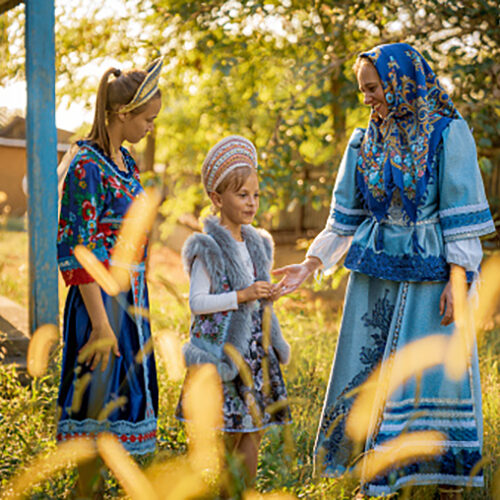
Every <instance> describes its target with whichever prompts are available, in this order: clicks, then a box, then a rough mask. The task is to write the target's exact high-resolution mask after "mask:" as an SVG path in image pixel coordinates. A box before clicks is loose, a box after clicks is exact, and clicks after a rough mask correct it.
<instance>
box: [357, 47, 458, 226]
mask: <svg viewBox="0 0 500 500" xmlns="http://www.w3.org/2000/svg"><path fill="white" fill-rule="evenodd" d="M360 57H366V58H367V59H369V60H370V61H371V62H372V63H373V65H374V66H375V68H376V69H377V72H378V74H379V76H380V79H381V81H382V86H383V89H384V94H385V99H386V101H387V104H388V115H387V117H386V119H385V120H383V119H382V118H380V117H379V116H378V114H377V113H376V112H374V111H372V114H371V116H370V122H369V125H368V129H367V131H366V132H365V135H364V138H363V142H362V144H361V154H360V155H359V158H358V164H357V167H358V168H357V176H358V185H359V187H360V189H361V192H362V193H363V197H364V199H365V201H366V203H367V205H368V208H369V209H370V210H371V211H372V213H374V215H375V217H376V218H377V220H380V219H382V218H383V217H384V216H385V215H386V213H387V209H388V208H389V205H390V203H391V198H392V195H393V193H394V190H395V188H399V191H400V193H401V198H402V201H403V209H404V211H405V213H406V214H407V215H408V217H409V218H410V220H411V221H416V219H417V207H418V205H419V202H420V201H421V199H422V196H423V195H424V193H425V190H426V187H427V183H428V181H429V178H430V176H431V174H432V166H433V161H434V156H435V153H436V149H437V147H438V144H439V142H440V140H441V134H442V132H443V130H444V129H445V128H446V126H447V125H448V123H449V122H450V121H451V120H452V119H455V118H459V114H458V112H457V110H456V109H455V106H454V105H453V103H452V101H451V99H450V98H449V96H448V95H447V93H446V92H445V90H444V89H443V88H442V87H441V84H440V83H439V80H438V79H437V77H436V75H435V74H434V72H433V71H432V69H431V68H430V66H429V65H428V64H427V61H426V60H425V59H424V58H423V56H422V55H421V54H420V53H419V52H417V51H416V50H415V49H414V48H413V47H411V46H410V45H408V44H406V43H394V44H388V45H379V46H378V47H375V48H374V49H372V50H370V51H369V52H364V53H362V54H361V55H360Z"/></svg>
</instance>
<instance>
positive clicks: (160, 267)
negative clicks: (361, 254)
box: [0, 231, 500, 500]
mask: <svg viewBox="0 0 500 500" xmlns="http://www.w3.org/2000/svg"><path fill="white" fill-rule="evenodd" d="M151 254H152V255H151V262H150V273H149V288H150V290H149V291H150V299H151V318H152V330H153V332H154V333H155V334H158V333H160V332H161V331H165V330H168V331H173V332H177V333H178V334H179V336H180V337H181V338H182V339H183V340H184V339H185V338H186V337H187V334H188V328H189V309H188V305H187V297H186V294H187V290H188V283H187V281H186V279H185V277H184V276H183V273H182V271H181V269H180V264H179V260H178V256H176V255H175V254H173V253H171V252H169V251H168V250H166V249H161V248H159V247H156V248H153V251H152V253H151ZM26 259H27V237H26V233H22V232H15V231H9V232H6V231H0V266H1V272H0V295H5V296H7V297H9V298H10V299H12V300H15V301H17V302H19V303H20V304H22V305H24V306H26V305H27V286H28V284H27V279H28V269H27V268H28V265H27V260H26ZM162 277H163V278H167V279H168V280H170V282H173V283H180V285H178V286H177V287H176V289H177V291H178V293H179V296H177V297H175V296H174V295H173V294H172V287H171V284H170V283H165V282H164V281H162ZM61 292H62V293H61V297H60V302H61V304H62V303H63V300H64V289H63V288H61ZM340 306H341V304H340V303H337V302H333V301H331V300H325V299H324V297H323V295H321V296H320V295H316V294H315V293H313V292H311V291H304V292H301V293H297V294H295V295H294V296H292V297H291V298H286V299H282V300H280V302H278V304H277V305H276V311H277V314H278V316H279V318H280V320H281V324H282V328H283V331H284V333H285V335H286V337H287V338H288V340H289V342H290V343H291V345H292V349H293V358H292V361H291V363H290V365H288V366H287V367H286V368H285V370H284V372H285V377H286V381H287V388H288V393H289V398H290V400H291V407H292V413H293V419H294V423H293V425H292V426H291V429H290V431H291V438H292V439H291V440H287V439H285V436H284V430H283V429H282V428H280V427H274V428H271V429H269V430H268V431H267V432H266V434H265V436H264V440H263V443H262V447H261V453H260V464H259V472H258V477H257V485H256V488H257V489H258V490H259V491H262V492H268V491H275V490H280V491H287V492H290V493H293V494H294V495H296V496H297V497H298V498H306V499H348V498H352V497H353V496H354V493H355V491H356V487H357V485H356V482H355V481H354V480H353V479H351V478H340V479H338V480H331V479H330V480H326V479H319V480H318V479H313V477H312V448H313V444H314V439H315V434H316V426H317V424H318V421H319V415H320V411H321V406H322V402H323V396H324V394H325V391H326V385H327V382H328V377H329V372H330V367H331V361H332V358H333V354H334V349H335V343H336V337H337V333H338V324H339V317H340V316H339V315H340V310H339V308H340ZM499 331H500V327H499V326H498V325H497V326H495V325H492V328H491V330H490V331H488V332H487V333H486V334H485V335H484V336H483V337H482V338H481V340H480V345H479V352H480V367H481V376H482V387H483V411H484V457H485V477H486V482H487V486H486V488H485V489H484V490H477V489H472V490H471V491H467V492H466V493H465V497H464V498H465V499H485V498H493V496H492V495H491V494H490V493H488V492H489V491H491V489H490V488H491V483H492V476H493V473H494V472H495V471H498V469H499V467H500V458H499V457H500V436H499V432H498V431H499V429H500V366H499V357H500V356H499V354H500V342H499V335H498V332H499ZM60 355H61V348H60V347H59V349H58V350H57V351H56V352H55V353H54V355H53V359H52V361H51V363H50V365H49V371H48V372H47V374H46V375H45V376H44V377H43V378H40V379H35V380H32V382H31V385H30V386H28V387H26V386H22V385H21V384H20V383H19V378H18V374H17V372H16V369H15V368H14V367H12V366H8V365H7V366H5V365H2V364H1V363H0V457H1V458H0V489H1V486H2V485H5V484H6V482H7V480H8V479H9V478H10V477H12V475H13V474H14V473H17V472H19V471H20V470H22V469H23V467H24V466H26V465H28V464H29V463H30V462H31V461H32V460H33V458H34V457H35V456H37V455H38V454H40V453H42V454H43V453H44V452H47V451H48V450H50V449H53V448H54V447H55V439H54V435H55V414H56V398H57V390H58V377H59V361H60ZM157 362H158V365H159V366H158V368H159V385H160V415H159V429H158V438H159V443H158V451H157V453H156V455H155V456H154V457H147V458H143V459H141V460H140V464H141V466H143V467H145V466H146V465H148V464H150V463H151V462H152V461H154V462H162V461H165V460H168V459H170V458H174V457H176V456H179V455H181V454H184V453H185V452H186V449H187V444H186V434H185V431H184V428H183V426H182V425H181V424H180V423H179V422H178V421H177V420H176V419H175V418H174V411H175V407H176V404H177V399H178V397H179V392H180V383H173V382H171V381H169V380H168V377H167V375H166V371H165V367H164V366H163V364H162V363H161V361H159V360H158V357H157ZM285 432H286V431H285ZM290 443H291V446H290ZM106 474H107V481H106V491H105V496H104V498H115V497H117V496H120V495H122V494H123V492H122V490H121V489H120V486H119V485H118V483H117V482H116V480H115V479H114V478H113V476H112V475H111V474H110V473H109V472H107V473H106ZM75 481H76V473H75V472H74V471H66V472H62V473H58V474H56V475H54V476H53V477H51V478H50V480H49V481H47V482H45V483H43V484H40V485H39V486H37V487H36V488H34V489H33V490H31V492H30V493H29V495H28V497H29V498H40V499H41V498H67V497H69V496H70V495H72V492H73V490H74V486H75ZM166 486H167V485H166ZM434 494H435V490H434V488H432V487H429V488H424V489H420V490H418V491H417V490H415V491H414V492H409V491H408V492H405V494H403V495H402V497H404V498H408V499H410V498H413V499H422V500H426V499H431V498H434Z"/></svg>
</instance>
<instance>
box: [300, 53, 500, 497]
mask: <svg viewBox="0 0 500 500" xmlns="http://www.w3.org/2000/svg"><path fill="white" fill-rule="evenodd" d="M386 47H396V48H397V49H398V50H399V52H400V53H399V54H398V53H397V52H396V53H394V52H392V53H391V51H390V50H389V51H387V50H386V49H385V48H386ZM384 52H385V54H384ZM401 52H404V53H405V54H406V55H407V56H408V55H409V56H411V58H414V52H416V51H413V49H411V47H409V46H408V45H406V44H394V45H392V46H382V48H381V49H379V50H378V52H377V53H376V54H375V55H374V57H373V59H372V62H374V64H375V65H376V68H377V70H378V72H379V75H380V76H381V79H382V81H383V83H386V82H387V81H388V80H389V78H388V77H387V75H386V74H384V68H385V70H387V71H389V70H392V69H393V68H394V67H395V66H394V64H395V62H396V61H397V63H398V65H399V69H401V68H404V62H405V61H404V58H403V57H402V56H401ZM381 54H382V55H383V56H384V57H386V59H387V60H386V61H385V62H384V61H381V59H382V55H381ZM417 54H418V53H417ZM379 57H380V58H379ZM420 57H421V56H420ZM422 60H423V58H422ZM387 61H388V62H387ZM391 64H392V65H391ZM388 68H389V69H388ZM434 78H435V77H434ZM430 80H431V79H430V78H428V81H430ZM398 81H399V80H398ZM432 85H438V84H437V83H436V80H433V81H432V82H431V84H429V86H428V88H430V89H431V91H433V90H435V88H434V87H432ZM384 90H385V95H386V99H387V101H388V103H389V110H390V112H391V109H392V113H393V114H392V115H389V117H388V122H389V126H390V123H391V122H390V120H391V119H396V120H397V119H398V112H399V111H401V107H399V108H398V107H396V109H395V110H394V106H393V107H392V108H391V102H390V101H391V99H390V98H388V94H389V93H390V90H391V91H392V96H393V102H394V100H395V101H397V100H398V99H399V98H400V95H399V94H398V89H397V88H396V89H395V90H394V89H393V88H390V87H387V88H385V89H384ZM399 90H401V89H399ZM438 90H439V92H440V93H441V94H440V95H441V98H442V102H445V101H446V99H445V97H446V98H447V96H445V97H443V95H444V92H443V91H442V89H440V88H439V89H438ZM431 93H432V92H429V94H430V95H431ZM394 96H396V97H394ZM406 96H407V94H405V97H406ZM431 101H432V99H431V98H430V97H429V98H428V101H427V102H431ZM400 104H401V102H400ZM429 108H430V109H432V105H430V106H429ZM401 114H402V116H403V117H405V119H406V117H407V116H408V115H407V111H406V110H405V111H404V112H403V113H401ZM441 116H445V115H441ZM449 116H451V117H452V118H451V119H446V120H445V124H444V126H442V127H441V128H440V129H439V128H438V130H437V132H436V129H435V128H433V126H432V123H431V125H430V126H429V127H428V128H427V130H430V131H431V134H430V135H431V136H432V135H433V134H434V132H435V133H436V134H437V137H434V136H433V137H431V141H429V142H432V141H434V146H433V147H434V149H433V151H432V155H430V154H429V155H427V156H426V158H427V159H428V160H429V161H428V162H427V163H425V162H424V163H423V164H422V165H415V164H414V165H410V166H411V168H408V172H409V174H408V176H407V177H405V175H404V174H405V172H404V170H405V169H404V167H401V163H400V162H399V160H401V158H405V155H404V153H405V151H406V152H407V151H408V150H409V151H413V152H415V154H416V147H417V146H416V145H417V144H422V143H419V141H420V139H421V137H420V135H419V133H418V132H417V133H415V137H414V141H413V142H412V141H408V142H407V143H406V145H403V146H402V147H401V150H402V153H401V155H399V158H397V157H398V147H399V146H398V145H397V144H395V142H397V141H395V142H393V143H392V144H391V147H387V143H385V147H386V150H388V151H389V152H388V153H387V151H386V152H385V153H381V154H380V156H381V160H380V162H379V163H378V164H377V163H376V159H374V156H377V155H379V152H380V151H379V149H380V148H381V146H382V147H384V143H383V142H381V141H379V140H378V139H377V137H376V134H374V130H373V129H372V130H370V128H369V129H367V130H363V129H357V130H355V131H354V133H353V135H352V137H351V139H350V142H349V145H348V147H347V150H346V152H345V155H344V158H343V160H342V164H341V166H340V169H339V172H338V175H337V180H336V183H335V187H334V192H333V198H332V207H331V214H330V217H329V220H328V222H327V225H326V228H325V230H324V232H323V233H324V234H331V235H332V238H336V237H338V238H340V239H342V238H345V237H348V238H349V239H352V241H351V244H350V248H349V251H348V253H347V256H346V259H345V266H346V267H347V268H349V269H350V270H351V271H352V272H351V275H350V278H349V283H348V287H347V291H346V297H345V302H344V310H343V317H342V322H341V327H340V333H339V339H338V344H337V348H336V353H335V358H334V362H333V366H332V372H331V375H330V382H329V385H328V389H327V394H326V397H325V402H324V407H323V411H322V415H321V421H320V425H319V429H318V435H317V439H316V443H315V450H314V455H315V465H316V468H317V469H318V470H319V472H320V473H321V474H322V475H324V476H331V477H335V476H338V475H340V474H342V473H343V472H345V471H346V470H348V469H349V465H350V464H351V461H352V459H353V458H354V456H353V454H354V443H353V442H352V441H351V440H350V439H349V437H348V436H346V434H345V432H344V430H345V422H346V418H347V416H348V414H349V411H350V409H351V406H352V403H353V401H354V397H355V396H353V395H352V393H351V391H352V390H353V389H355V388H356V387H358V386H359V385H360V384H362V383H363V382H364V381H365V380H366V379H367V377H368V376H369V375H370V374H371V372H372V371H373V370H374V368H375V367H376V366H377V365H378V363H380V362H383V361H385V360H387V359H388V357H389V356H390V355H391V354H393V353H395V352H397V351H398V350H400V349H402V348H403V347H405V346H406V345H408V344H410V343H412V342H414V341H416V340H418V339H421V338H424V337H426V336H429V335H433V334H442V335H447V336H450V335H452V333H453V331H454V325H453V324H452V325H449V326H442V325H441V324H440V322H441V319H442V318H441V316H440V315H439V301H440V297H441V293H442V291H443V289H444V287H445V285H446V282H447V281H448V279H449V263H448V262H447V259H446V256H447V252H446V246H447V245H451V244H454V243H456V242H459V241H464V240H467V239H474V238H477V237H479V236H482V235H485V234H488V233H491V232H494V231H495V227H494V224H493V221H492V219H491V215H490V211H489V208H488V204H487V201H486V198H485V194H484V188H483V184H482V180H481V176H480V172H479V168H478V165H477V157H476V148H475V144H474V140H473V138H472V135H471V133H470V131H469V128H468V126H467V124H466V123H465V121H464V120H463V119H462V118H461V117H460V116H459V115H458V113H457V112H450V115H449ZM430 121H431V122H432V120H430ZM373 122H374V117H373V116H372V118H371V120H370V127H374V124H373ZM434 123H436V121H435V122H434ZM386 124H387V123H386ZM386 124H384V126H385V125H386ZM378 125H381V123H380V121H379V122H378ZM413 125H414V124H413ZM406 130H407V131H409V132H408V133H409V134H410V135H411V131H412V130H413V131H414V132H415V130H416V127H413V128H412V127H407V128H406ZM432 131H434V132H432ZM375 132H377V131H376V130H375ZM390 133H392V134H398V133H399V132H398V131H397V130H394V129H392V131H390ZM374 135H375V139H374V140H370V138H373V136H374ZM386 138H387V135H386ZM427 139H428V137H427ZM406 146H408V148H410V149H405V147H406ZM413 146H415V148H414V149H411V148H412V147H413ZM427 147H428V150H427V151H429V150H432V146H429V144H427ZM363 148H365V149H364V150H363ZM391 148H392V149H391ZM373 152H375V153H374V155H373V154H372V153H373ZM370 155H371V157H370V158H368V159H367V157H368V156H370ZM384 155H385V156H384ZM409 156H410V155H408V157H409ZM408 157H407V160H408ZM395 158H396V159H397V160H398V162H396V161H394V159H395ZM386 161H387V163H386ZM411 161H413V160H411V158H410V159H409V160H408V163H409V164H411ZM398 176H399V178H398ZM419 179H425V182H423V183H421V184H419V182H420V181H419ZM387 193H390V196H388V195H387ZM324 234H323V237H324ZM317 247H318V244H315V243H313V245H312V246H311V248H310V250H309V252H308V255H316V256H318V257H320V258H321V256H320V253H321V252H318V251H317ZM315 248H316V249H315ZM459 264H460V263H459ZM396 375H397V374H392V376H394V377H395V376H396ZM350 393H351V394H350ZM422 430H437V431H441V432H443V433H444V434H446V435H447V438H446V440H445V441H444V442H443V443H442V444H443V446H444V449H445V451H444V453H443V454H442V455H439V456H437V457H435V458H433V459H432V460H426V461H420V462H416V463H413V464H411V465H408V466H405V467H400V468H397V469H393V470H390V471H388V472H387V471H386V472H385V473H384V474H381V475H379V476H377V477H376V478H375V479H372V480H370V481H369V482H368V481H364V480H363V479H362V487H363V490H364V492H365V493H366V494H368V495H382V494H389V493H391V492H394V491H396V490H398V489H399V488H401V487H403V486H405V485H409V484H411V485H424V484H448V485H457V486H460V485H462V486H465V485H468V484H470V485H472V486H482V485H483V476H482V472H481V471H477V473H476V474H475V475H474V476H472V477H471V476H470V473H471V471H472V470H473V468H474V466H475V465H476V464H477V463H478V462H479V461H480V459H481V448H482V415H481V387H480V382H479V368H478V361H477V353H476V352H474V353H473V357H472V360H471V363H470V365H469V367H468V369H467V372H466V373H465V374H464V377H463V378H462V379H461V380H460V381H458V382H455V381H452V380H450V379H448V378H447V377H446V375H445V373H444V368H443V366H437V367H435V368H433V369H429V370H427V371H426V372H424V374H423V375H422V378H421V380H420V381H419V382H418V383H417V382H416V380H415V379H414V378H413V379H410V380H409V381H408V382H406V383H404V384H402V385H400V386H399V388H398V389H397V390H396V391H395V392H394V393H393V394H392V395H390V397H389V398H388V399H387V402H386V404H385V407H384V410H383V413H382V415H381V417H380V419H379V420H378V421H377V423H376V425H375V430H374V432H373V434H372V435H371V436H369V437H368V439H367V441H366V443H365V447H364V451H368V450H371V449H376V450H377V449H383V445H384V443H385V442H386V441H388V440H390V439H393V438H396V437H397V436H399V435H401V434H402V433H403V432H412V431H422Z"/></svg>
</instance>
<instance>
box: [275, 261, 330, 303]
mask: <svg viewBox="0 0 500 500" xmlns="http://www.w3.org/2000/svg"><path fill="white" fill-rule="evenodd" d="M320 266H321V261H320V260H319V259H318V258H317V257H308V258H307V260H305V261H304V262H302V263H301V264H292V265H290V266H285V267H280V268H279V269H275V270H274V271H272V274H273V275H275V276H281V275H285V276H284V278H283V279H282V280H281V281H280V282H279V283H278V285H279V287H280V295H279V296H280V297H281V296H282V295H286V294H287V293H291V292H293V291H294V290H296V289H297V288H298V287H299V286H300V285H302V283H304V281H305V280H306V279H307V278H308V277H309V276H310V275H311V274H312V273H313V272H314V271H316V269H318V268H319V267H320Z"/></svg>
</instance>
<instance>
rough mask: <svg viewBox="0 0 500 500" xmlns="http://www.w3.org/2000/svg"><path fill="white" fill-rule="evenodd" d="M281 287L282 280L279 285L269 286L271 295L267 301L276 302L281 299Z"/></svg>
mask: <svg viewBox="0 0 500 500" xmlns="http://www.w3.org/2000/svg"><path fill="white" fill-rule="evenodd" d="M282 287H283V280H281V281H280V282H279V283H274V284H272V285H271V295H270V297H269V300H270V301H271V302H276V301H277V300H278V299H279V298H280V297H281V289H282Z"/></svg>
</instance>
